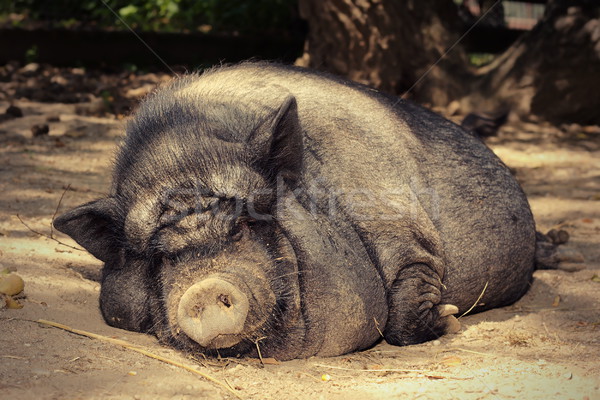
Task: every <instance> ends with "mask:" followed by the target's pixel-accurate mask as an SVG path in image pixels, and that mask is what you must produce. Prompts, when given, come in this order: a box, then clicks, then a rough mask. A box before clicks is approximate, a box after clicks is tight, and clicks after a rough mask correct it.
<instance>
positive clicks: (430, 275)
mask: <svg viewBox="0 0 600 400" xmlns="http://www.w3.org/2000/svg"><path fill="white" fill-rule="evenodd" d="M441 286H442V283H441V279H440V277H439V275H438V274H437V273H436V272H435V271H434V270H433V269H432V268H431V267H429V266H428V265H426V264H411V265H408V266H406V267H404V268H402V269H401V270H400V271H399V272H398V274H397V276H396V279H395V280H394V282H393V283H392V285H391V287H390V288H389V290H388V295H387V296H388V307H389V314H388V321H387V324H386V327H385V331H384V336H385V339H386V341H387V342H388V343H390V344H394V345H399V346H403V345H409V344H416V343H422V342H425V341H428V340H432V339H436V338H438V337H440V336H442V335H444V334H446V333H455V332H458V330H459V329H460V323H459V322H458V320H457V319H456V317H455V316H454V315H453V314H456V313H457V312H458V308H457V307H456V306H454V305H450V304H442V305H440V304H439V303H440V300H441V297H442V295H441V290H442V288H441Z"/></svg>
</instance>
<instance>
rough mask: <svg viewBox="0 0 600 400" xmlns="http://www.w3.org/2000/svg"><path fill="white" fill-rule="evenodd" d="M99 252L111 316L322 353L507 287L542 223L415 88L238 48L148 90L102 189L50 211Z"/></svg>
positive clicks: (277, 352)
mask: <svg viewBox="0 0 600 400" xmlns="http://www.w3.org/2000/svg"><path fill="white" fill-rule="evenodd" d="M55 226H56V228H57V229H59V230H61V231H63V232H65V233H67V234H69V235H70V236H72V237H73V238H74V239H75V240H76V241H77V242H78V243H80V244H81V245H82V246H84V247H85V248H86V249H88V250H89V251H90V252H91V253H92V254H93V255H94V256H96V257H97V258H99V259H100V260H102V261H104V262H105V267H104V269H103V276H102V290H101V294H100V307H101V310H102V313H103V315H104V318H105V319H106V321H107V322H108V323H109V324H110V325H113V326H116V327H121V328H124V329H129V330H134V331H142V332H149V333H154V334H156V335H157V336H158V337H159V339H161V340H162V341H163V342H164V343H167V344H170V345H173V346H175V347H178V348H180V349H183V350H185V351H189V352H205V353H215V352H218V353H219V354H221V355H238V354H242V355H243V354H248V355H256V349H257V346H260V349H261V353H262V355H263V356H271V357H276V358H279V359H292V358H298V357H309V356H312V355H321V356H332V355H339V354H344V353H347V352H351V351H355V350H360V349H364V348H367V347H369V346H372V345H373V344H374V343H376V342H377V341H378V340H380V339H381V337H382V336H383V337H384V338H385V340H387V341H388V342H389V343H392V344H397V345H406V344H412V343H419V342H423V341H426V340H430V339H433V338H437V337H439V336H440V335H443V334H445V333H447V332H449V331H455V330H456V329H457V321H456V318H455V317H454V316H453V314H455V313H457V312H464V311H466V310H467V309H468V308H470V307H471V306H472V305H473V304H474V303H475V301H476V300H477V298H478V297H479V295H480V294H481V293H482V291H483V288H484V287H485V286H486V285H487V288H486V290H485V292H484V293H483V297H482V298H481V299H480V301H479V303H478V304H477V305H476V306H475V309H474V311H475V312H477V311H483V310H485V309H489V308H492V307H499V306H503V305H507V304H510V303H512V302H514V301H516V300H517V299H519V298H520V297H521V296H522V295H523V293H525V291H526V290H527V287H528V284H529V282H530V279H531V274H532V272H533V269H534V253H535V246H536V239H535V227H534V223H533V219H532V215H531V212H530V210H529V206H528V203H527V200H526V198H525V196H524V194H523V192H522V190H521V189H520V188H519V186H518V184H517V183H516V181H515V180H514V178H513V177H512V176H511V174H510V172H509V171H508V169H507V168H506V167H505V166H504V165H503V164H502V162H501V161H500V160H498V159H497V158H496V157H495V156H494V155H493V153H492V152H491V151H490V150H489V149H487V147H486V146H485V145H484V144H483V143H482V142H481V141H480V140H478V139H477V138H475V137H473V136H472V135H471V134H469V133H468V132H466V131H464V130H463V129H462V128H460V127H458V126H456V125H454V124H452V123H451V122H449V121H446V120H444V119H443V118H441V117H439V116H437V115H435V114H433V113H431V112H429V111H427V110H425V109H423V108H420V107H418V106H416V105H414V104H411V103H409V102H406V101H402V100H399V99H397V98H393V97H388V96H385V95H383V94H380V93H378V92H376V91H374V90H372V89H369V88H367V87H364V86H361V85H358V84H354V83H350V82H346V81H342V80H340V79H337V78H334V77H330V76H326V75H320V74H316V73H314V72H310V71H307V70H302V69H298V68H292V67H283V66H277V65H271V64H265V63H246V64H240V65H238V66H233V67H225V68H219V69H214V70H212V71H209V72H207V73H204V74H203V75H189V76H185V77H183V78H180V79H177V80H175V81H174V82H172V83H170V84H168V85H166V86H164V87H162V88H160V89H158V90H157V91H156V92H155V93H154V94H152V95H151V96H149V97H148V98H147V99H146V100H145V101H144V102H143V103H142V104H141V105H140V107H139V109H138V110H137V112H136V113H135V115H134V117H133V118H132V120H131V121H130V122H129V125H128V127H127V137H126V139H125V142H124V144H123V145H122V147H121V149H120V151H119V154H118V156H117V159H116V165H115V172H114V177H113V185H112V189H111V192H110V195H109V196H108V197H107V198H104V199H100V200H98V201H96V202H92V203H88V204H84V205H82V206H80V207H78V208H76V209H74V210H72V211H70V212H68V213H66V214H64V215H62V216H60V217H59V218H57V219H56V221H55Z"/></svg>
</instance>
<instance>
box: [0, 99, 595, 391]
mask: <svg viewBox="0 0 600 400" xmlns="http://www.w3.org/2000/svg"><path fill="white" fill-rule="evenodd" d="M17 105H18V106H20V107H21V108H22V110H23V112H24V114H25V116H24V117H23V118H18V119H13V120H8V121H4V122H2V123H0V171H1V174H2V175H1V176H2V179H1V180H0V193H1V194H0V264H1V267H0V270H2V269H5V268H9V269H12V270H16V271H17V273H18V274H19V275H20V276H22V277H23V279H24V280H25V291H24V294H25V298H23V299H21V300H20V301H21V303H22V304H23V305H24V307H23V308H22V309H4V310H0V398H2V399H21V400H26V399H100V398H102V399H105V398H110V399H192V398H206V399H233V398H235V396H234V394H232V391H233V392H234V393H235V394H236V395H237V396H239V397H240V398H243V399H283V398H285V399H289V400H292V399H357V400H358V399H361V400H363V399H367V400H368V399H384V398H385V399H395V398H397V399H404V398H412V399H435V400H439V399H454V398H457V399H544V400H546V399H580V400H583V399H600V327H599V326H598V325H599V324H600V282H598V279H597V278H594V276H597V275H600V246H599V244H600V133H598V130H597V129H594V128H591V129H590V128H585V127H584V128H581V127H576V126H575V127H571V128H570V131H571V132H570V134H569V135H568V137H569V138H570V139H567V138H566V137H567V135H566V134H565V133H564V132H563V131H561V130H558V129H556V128H553V127H549V126H545V125H533V124H519V125H509V126H506V127H505V128H503V130H502V131H501V133H500V135H499V136H498V137H495V138H492V139H490V140H489V141H488V143H489V144H490V146H491V147H492V148H493V150H494V151H495V152H496V153H497V154H498V155H499V156H500V157H501V158H502V159H503V160H504V161H505V162H506V163H507V164H508V165H509V166H510V167H511V168H512V169H513V170H514V171H515V172H516V176H517V178H518V179H519V180H520V182H521V183H522V184H523V185H524V188H525V190H526V192H527V194H528V195H529V198H530V201H531V205H532V207H533V210H534V214H535V216H536V220H537V223H538V227H539V229H540V230H543V231H547V230H548V229H550V228H552V227H555V226H561V227H562V228H563V229H567V230H568V231H569V232H570V234H571V241H570V246H571V247H572V248H574V249H577V250H578V251H580V252H581V253H583V255H584V256H585V258H586V262H585V266H586V268H585V269H583V270H581V271H578V272H565V271H561V270H552V271H537V272H536V273H535V280H534V282H533V285H532V287H531V290H530V291H529V292H528V293H527V295H526V296H525V297H524V298H523V299H522V300H520V301H519V302H517V303H516V304H515V305H513V306H510V307H507V308H504V309H497V310H492V311H489V312H486V313H482V314H479V315H473V316H465V317H463V318H461V321H462V325H463V329H462V330H461V332H460V333H459V334H457V335H451V336H446V337H443V338H441V339H440V340H438V341H435V342H430V343H425V344H422V345H416V346H409V347H404V348H400V347H393V346H389V345H387V344H385V343H381V344H379V345H377V346H375V347H374V348H372V349H370V350H368V351H364V352H361V353H355V354H350V355H346V356H341V357H335V358H310V359H307V360H295V361H290V362H284V363H277V362H275V361H273V360H271V361H270V362H268V363H266V365H261V363H260V362H258V360H254V359H223V360H217V359H208V360H204V359H191V358H188V357H186V356H185V355H184V354H181V353H179V352H177V351H174V350H172V349H169V348H165V347H162V346H161V345H159V344H157V342H156V340H155V338H153V337H151V336H148V335H143V334H136V333H132V332H127V331H122V330H118V329H114V328H111V327H109V326H107V325H106V324H105V323H104V321H103V320H102V317H101V315H100V313H99V310H98V305H97V302H98V291H99V283H98V278H99V270H100V267H101V263H100V262H99V261H97V260H96V259H94V258H93V257H92V256H90V255H89V254H87V253H84V252H80V251H76V250H72V249H70V248H68V247H65V246H62V245H60V244H58V243H57V242H55V241H53V240H50V239H48V238H47V237H43V236H40V235H39V234H36V233H34V232H32V230H35V231H38V232H40V233H44V234H46V235H49V234H50V233H51V230H50V222H51V220H52V216H53V214H54V213H55V212H56V207H57V204H58V202H59V199H60V197H61V196H62V195H63V193H64V192H65V188H66V187H67V185H70V190H69V191H67V192H66V193H65V195H64V199H63V201H62V205H61V207H60V210H61V211H64V210H66V209H68V208H71V207H73V206H75V205H78V204H80V203H82V202H85V201H88V200H92V199H94V198H96V197H99V196H101V195H102V194H103V193H106V191H107V189H108V184H109V178H110V162H111V157H112V154H113V151H114V149H115V146H116V145H117V143H118V142H119V140H120V135H121V132H122V122H120V121H117V120H115V119H112V118H108V117H107V118H98V117H84V116H80V115H76V113H75V106H74V105H64V104H43V103H33V102H18V103H17ZM7 106H8V104H7V103H5V102H4V103H3V102H0V110H4V109H5V108H6V107H7ZM51 115H54V116H59V117H60V122H49V123H48V124H49V126H50V135H49V136H42V137H36V138H33V137H32V134H31V131H30V127H31V126H32V125H34V124H38V123H47V122H46V119H47V117H48V116H51ZM17 215H19V216H20V217H21V218H22V219H23V221H25V222H26V223H27V224H28V225H29V227H30V228H31V229H29V228H27V227H25V226H24V225H23V224H22V223H21V222H20V221H19V219H18V218H17ZM54 236H55V237H56V238H58V239H60V240H61V241H64V242H65V243H69V244H74V243H73V242H72V241H71V240H70V239H68V238H66V237H65V236H64V235H61V234H56V232H54ZM38 319H45V320H51V321H55V322H59V323H62V324H66V325H69V326H71V327H73V328H76V329H81V330H85V331H89V332H94V333H96V334H100V335H104V336H107V337H110V338H117V339H122V340H126V341H128V342H130V343H132V344H135V345H138V346H142V347H143V348H144V349H146V350H147V351H150V352H152V353H155V354H157V355H161V356H163V357H167V358H169V359H172V360H176V361H179V362H182V363H185V364H186V365H189V366H192V367H194V368H196V369H197V370H199V371H201V372H203V373H205V374H209V375H211V376H212V377H214V378H215V379H218V380H219V381H221V382H223V383H224V384H225V385H226V386H228V387H229V388H230V389H231V391H230V390H227V389H225V388H223V387H221V386H219V385H218V384H215V383H212V382H209V381H208V380H206V379H205V378H203V377H200V376H198V375H196V374H193V373H191V372H189V371H186V370H184V369H182V368H179V367H175V366H171V365H168V364H166V363H164V362H162V361H159V360H155V359H151V358H149V357H147V356H145V355H143V354H140V353H137V352H135V351H133V350H130V349H126V348H123V347H121V346H118V345H114V344H110V343H106V342H103V341H101V340H98V339H91V338H88V337H84V336H81V335H76V334H73V333H70V332H67V331H64V330H60V329H57V328H52V327H48V326H44V325H42V324H40V323H37V322H34V321H36V320H38ZM267 361H268V360H267Z"/></svg>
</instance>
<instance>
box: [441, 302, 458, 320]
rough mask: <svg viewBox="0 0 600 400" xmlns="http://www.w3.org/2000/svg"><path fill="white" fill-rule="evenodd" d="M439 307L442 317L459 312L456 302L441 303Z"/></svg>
mask: <svg viewBox="0 0 600 400" xmlns="http://www.w3.org/2000/svg"><path fill="white" fill-rule="evenodd" d="M437 308H438V313H439V314H440V317H447V316H448V315H453V314H457V313H458V307H456V306H455V305H454V304H440V305H439V306H437Z"/></svg>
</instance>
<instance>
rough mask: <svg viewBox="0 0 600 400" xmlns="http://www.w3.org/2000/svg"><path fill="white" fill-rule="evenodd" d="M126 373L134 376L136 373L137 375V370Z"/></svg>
mask: <svg viewBox="0 0 600 400" xmlns="http://www.w3.org/2000/svg"><path fill="white" fill-rule="evenodd" d="M127 375H129V376H136V375H137V372H135V371H129V372H128V373H127Z"/></svg>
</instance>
